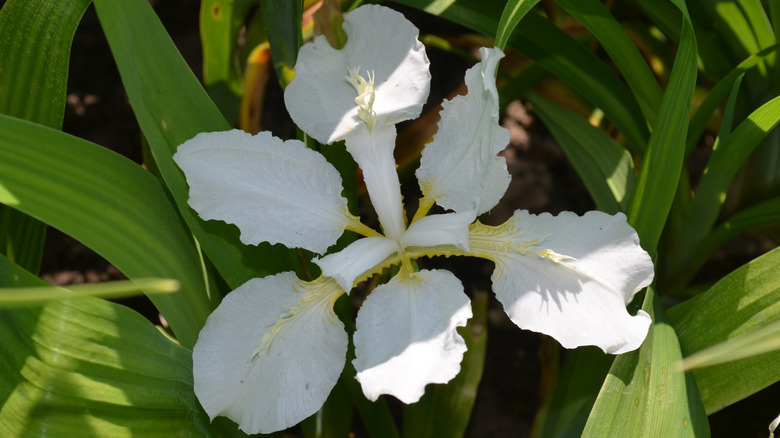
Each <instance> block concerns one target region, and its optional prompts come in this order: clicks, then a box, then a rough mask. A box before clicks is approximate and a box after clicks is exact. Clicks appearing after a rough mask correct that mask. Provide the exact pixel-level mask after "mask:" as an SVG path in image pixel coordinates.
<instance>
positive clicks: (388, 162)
mask: <svg viewBox="0 0 780 438" xmlns="http://www.w3.org/2000/svg"><path fill="white" fill-rule="evenodd" d="M346 146H347V151H348V152H349V154H350V155H352V158H353V159H354V160H355V162H356V163H357V165H358V166H360V169H361V170H363V181H364V182H365V183H366V190H367V191H368V196H369V198H371V205H373V206H374V211H376V215H377V217H378V218H379V223H380V224H381V225H382V231H383V232H384V233H385V235H386V236H387V237H389V238H390V239H393V240H396V241H398V240H399V239H400V238H401V236H402V235H403V234H404V230H406V218H405V216H404V210H403V203H402V201H401V199H402V198H401V183H400V181H399V180H398V171H396V163H395V158H394V157H393V149H394V148H395V126H392V125H381V126H377V127H376V128H375V129H374V130H373V131H372V132H369V131H368V130H367V129H365V128H360V129H357V130H355V131H353V133H352V135H350V136H349V138H347V141H346Z"/></svg>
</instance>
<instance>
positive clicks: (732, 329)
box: [669, 248, 780, 414]
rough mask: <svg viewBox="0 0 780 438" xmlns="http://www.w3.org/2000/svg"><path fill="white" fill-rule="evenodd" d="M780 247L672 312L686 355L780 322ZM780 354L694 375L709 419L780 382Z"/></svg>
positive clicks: (719, 367) (774, 353) (704, 369)
mask: <svg viewBox="0 0 780 438" xmlns="http://www.w3.org/2000/svg"><path fill="white" fill-rule="evenodd" d="M778 266H780V248H777V249H774V250H773V251H770V252H769V253H767V254H764V255H763V256H761V257H758V258H756V259H755V260H753V261H751V262H749V263H747V264H745V265H743V266H742V267H740V268H738V269H736V270H735V271H734V272H732V273H731V274H729V275H728V276H726V277H725V278H723V279H722V280H720V281H719V282H718V283H717V284H715V285H714V286H712V287H711V288H710V289H709V290H708V291H707V292H706V293H704V294H703V295H701V296H699V297H697V298H696V299H695V301H694V302H693V304H687V302H686V303H683V304H681V305H678V306H677V307H674V308H672V309H671V310H670V311H669V318H670V320H671V321H672V324H673V325H674V327H675V329H676V331H677V334H678V337H679V339H680V346H681V348H682V351H683V353H684V354H685V355H691V354H693V353H695V352H698V351H702V350H704V349H706V348H709V347H712V346H714V345H717V344H720V343H721V342H725V341H727V340H729V339H733V338H736V337H739V336H742V335H747V334H750V333H754V332H756V331H757V330H760V329H762V328H763V327H765V326H767V325H769V324H771V323H774V322H776V321H780V274H778V270H777V267H778ZM778 364H780V352H778V351H774V352H771V353H764V354H761V355H759V356H754V357H750V358H746V359H740V360H736V361H733V362H728V363H724V364H721V365H715V366H711V367H707V368H702V369H700V370H695V371H694V372H693V375H694V377H695V378H696V382H697V384H698V385H699V390H700V391H701V396H702V402H703V403H704V407H705V409H706V410H707V413H708V414H712V413H714V412H717V411H719V410H721V409H723V408H724V407H726V406H728V405H730V404H732V403H735V402H737V401H739V400H742V399H743V398H745V397H747V396H749V395H751V394H753V393H755V392H758V391H759V390H761V389H763V388H765V387H767V386H769V385H771V384H773V383H775V382H777V381H778V380H780V366H778Z"/></svg>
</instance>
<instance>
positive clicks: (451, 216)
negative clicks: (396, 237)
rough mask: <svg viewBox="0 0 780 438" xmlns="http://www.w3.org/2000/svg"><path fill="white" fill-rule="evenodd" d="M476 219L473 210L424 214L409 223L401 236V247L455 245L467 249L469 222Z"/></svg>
mask: <svg viewBox="0 0 780 438" xmlns="http://www.w3.org/2000/svg"><path fill="white" fill-rule="evenodd" d="M474 219H476V212H475V211H473V210H472V211H467V212H464V213H446V214H436V215H431V216H425V217H423V218H421V219H419V220H417V221H415V222H414V223H412V224H411V225H409V229H407V230H406V232H405V233H404V235H403V237H402V238H401V247H402V248H406V247H409V246H424V247H426V246H436V245H455V246H457V247H458V248H460V249H462V250H464V251H468V250H469V224H471V223H472V222H474Z"/></svg>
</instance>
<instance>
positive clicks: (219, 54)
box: [200, 0, 254, 122]
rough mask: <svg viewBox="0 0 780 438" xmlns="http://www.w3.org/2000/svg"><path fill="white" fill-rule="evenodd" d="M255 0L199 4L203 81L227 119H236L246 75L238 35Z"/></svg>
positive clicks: (232, 120)
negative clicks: (239, 49) (239, 56)
mask: <svg viewBox="0 0 780 438" xmlns="http://www.w3.org/2000/svg"><path fill="white" fill-rule="evenodd" d="M252 3H254V1H253V0H238V1H234V0H210V1H202V2H201V4H200V40H201V44H202V45H203V83H204V85H205V86H206V89H207V90H208V92H209V96H211V99H212V100H214V103H215V104H216V105H217V106H218V107H219V109H220V110H221V111H222V114H224V116H225V118H226V119H227V120H230V121H231V122H235V121H236V119H237V118H238V109H239V106H240V103H241V95H242V94H243V92H244V84H243V78H242V77H241V75H240V74H239V70H238V66H239V60H238V56H237V54H236V51H237V47H238V38H239V33H240V31H241V27H242V26H243V25H244V18H245V17H246V14H247V11H248V10H249V8H250V7H251V6H252Z"/></svg>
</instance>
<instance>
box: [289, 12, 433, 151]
mask: <svg viewBox="0 0 780 438" xmlns="http://www.w3.org/2000/svg"><path fill="white" fill-rule="evenodd" d="M343 28H344V31H345V32H346V34H347V38H348V40H347V44H346V45H345V46H344V47H343V48H342V49H340V50H336V49H334V48H333V47H331V46H330V45H329V44H328V41H327V40H326V39H325V37H324V36H319V37H317V38H316V39H315V40H314V42H313V43H311V44H305V45H304V46H303V47H301V50H300V52H299V53H298V60H297V62H296V64H295V78H294V79H293V80H292V82H290V84H289V85H288V86H287V88H286V89H285V91H284V102H285V105H286V106H287V111H289V113H290V116H291V117H292V119H293V120H294V121H295V124H297V125H298V127H300V128H301V129H302V130H303V131H304V132H306V133H307V134H309V135H311V136H312V137H314V138H315V139H317V141H319V142H320V143H326V144H330V143H333V142H335V141H339V140H343V139H344V138H345V137H346V136H347V135H348V134H349V133H350V132H351V131H352V130H354V129H355V128H356V127H357V126H358V125H359V124H361V123H363V121H362V119H361V117H360V116H359V114H358V112H359V107H360V104H359V103H367V102H365V99H362V97H366V96H367V95H372V96H373V101H372V102H371V105H372V110H373V111H374V113H375V115H376V118H377V122H378V123H379V124H395V123H398V122H400V121H403V120H409V119H414V118H416V117H417V116H419V115H420V112H421V111H422V106H423V104H424V103H425V101H426V100H427V98H428V92H429V89H430V78H431V76H430V73H429V71H428V67H429V62H428V58H427V56H426V55H425V47H424V46H423V45H422V43H420V41H418V40H417V36H418V34H419V31H418V30H417V28H416V27H414V25H413V24H412V23H411V22H409V21H408V20H407V19H406V18H404V16H403V15H401V14H400V13H398V12H396V11H393V10H392V9H390V8H387V7H384V6H377V5H364V6H361V7H359V8H357V9H355V10H354V11H352V12H350V13H348V14H345V15H344V24H343ZM353 73H354V74H355V76H356V77H353ZM358 77H359V78H360V79H362V80H363V81H364V82H365V83H364V82H360V80H359V79H358ZM350 78H353V79H354V80H350ZM369 82H370V83H371V90H364V91H366V93H362V92H359V91H357V90H356V86H355V85H353V83H355V84H363V85H365V86H366V87H368V85H369ZM369 91H370V92H369ZM364 94H365V95H366V96H364ZM356 98H359V100H360V102H357V101H356Z"/></svg>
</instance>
